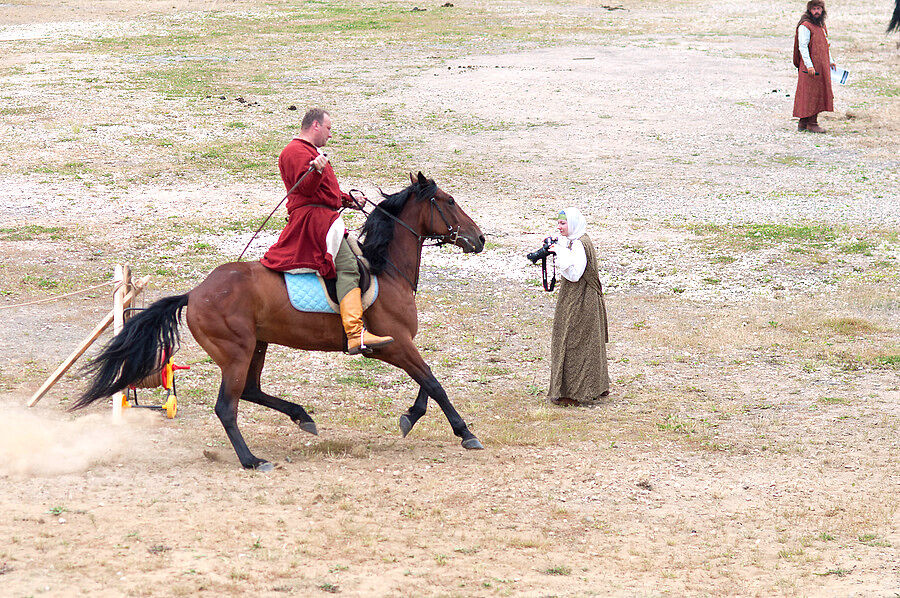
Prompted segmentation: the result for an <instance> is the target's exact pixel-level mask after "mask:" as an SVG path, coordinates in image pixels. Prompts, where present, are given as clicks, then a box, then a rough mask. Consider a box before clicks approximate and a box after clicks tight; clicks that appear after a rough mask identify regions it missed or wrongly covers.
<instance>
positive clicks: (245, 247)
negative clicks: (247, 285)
mask: <svg viewBox="0 0 900 598" xmlns="http://www.w3.org/2000/svg"><path fill="white" fill-rule="evenodd" d="M313 170H315V167H314V166H310V167H309V170H307V171H306V172H304V173H303V176H301V177H300V178H299V179H297V182H296V183H294V186H293V187H291V189H290V191H288V192H287V195H285V196H284V197H283V198H282V200H281V201H279V202H278V205H277V206H275V207H274V208H273V209H272V211H271V212H269V215H268V216H266V219H265V220H263V221H262V224H260V225H259V228H258V229H256V231H255V232H254V233H253V236H251V237H250V240H249V241H247V244H246V245H244V250H243V251H242V252H241V255H239V256H238V259H237V261H241V258H243V257H244V254H245V253H247V249H248V248H249V247H250V243H252V242H253V239H255V238H256V235H258V234H259V231H261V230H262V229H263V227H264V226H265V225H266V222H268V221H269V218H271V217H272V214H274V213H275V211H276V210H277V209H278V208H280V207H281V204H283V203H284V200H285V199H287V198H288V197H290V195H291V193H293V192H294V191H295V190H296V189H297V187H299V186H300V183H302V182H303V179H305V178H306V177H307V175H309V173H311V172H312V171H313Z"/></svg>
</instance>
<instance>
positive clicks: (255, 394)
mask: <svg viewBox="0 0 900 598" xmlns="http://www.w3.org/2000/svg"><path fill="white" fill-rule="evenodd" d="M268 346H269V344H268V343H264V342H261V341H257V343H256V350H254V351H253V357H252V358H251V360H250V368H249V369H248V371H247V382H246V384H245V385H244V392H243V393H241V398H242V399H244V400H245V401H250V402H251V403H256V404H257V405H262V406H263V407H268V408H269V409H274V410H275V411H279V412H281V413H284V414H285V415H287V416H288V417H289V418H291V421H293V422H294V423H295V424H297V425H298V426H299V427H300V429H301V430H303V431H304V432H309V433H310V434H313V435H316V436H318V434H319V431H318V430H317V429H316V422H314V421H313V420H312V418H311V417H310V416H309V414H308V413H307V412H306V410H305V409H304V408H303V407H301V406H300V405H297V404H296V403H291V402H290V401H285V400H284V399H279V398H278V397H273V396H272V395H269V394H266V393H264V392H263V391H262V390H261V389H260V377H261V375H262V369H263V365H264V364H265V361H266V349H267V348H268Z"/></svg>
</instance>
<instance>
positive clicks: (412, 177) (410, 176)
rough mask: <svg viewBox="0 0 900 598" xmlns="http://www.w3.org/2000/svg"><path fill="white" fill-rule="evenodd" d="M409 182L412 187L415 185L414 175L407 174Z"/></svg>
mask: <svg viewBox="0 0 900 598" xmlns="http://www.w3.org/2000/svg"><path fill="white" fill-rule="evenodd" d="M409 182H410V183H412V184H413V185H415V184H416V175H414V174H413V173H409Z"/></svg>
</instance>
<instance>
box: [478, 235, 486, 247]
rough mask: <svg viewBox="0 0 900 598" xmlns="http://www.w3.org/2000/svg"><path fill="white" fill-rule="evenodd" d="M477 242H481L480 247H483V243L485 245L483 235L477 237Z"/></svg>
mask: <svg viewBox="0 0 900 598" xmlns="http://www.w3.org/2000/svg"><path fill="white" fill-rule="evenodd" d="M478 240H479V241H481V244H482V245H484V243H485V240H484V235H481V236H480V237H478Z"/></svg>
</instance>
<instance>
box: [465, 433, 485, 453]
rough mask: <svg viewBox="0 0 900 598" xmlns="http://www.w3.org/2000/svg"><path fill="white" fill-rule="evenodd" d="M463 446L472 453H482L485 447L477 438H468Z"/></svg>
mask: <svg viewBox="0 0 900 598" xmlns="http://www.w3.org/2000/svg"><path fill="white" fill-rule="evenodd" d="M462 446H463V448H464V449H467V450H470V451H480V450H482V449H483V448H484V445H483V444H481V441H480V440H478V439H477V438H475V437H474V436H473V437H472V438H467V439H465V440H463V441H462Z"/></svg>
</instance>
